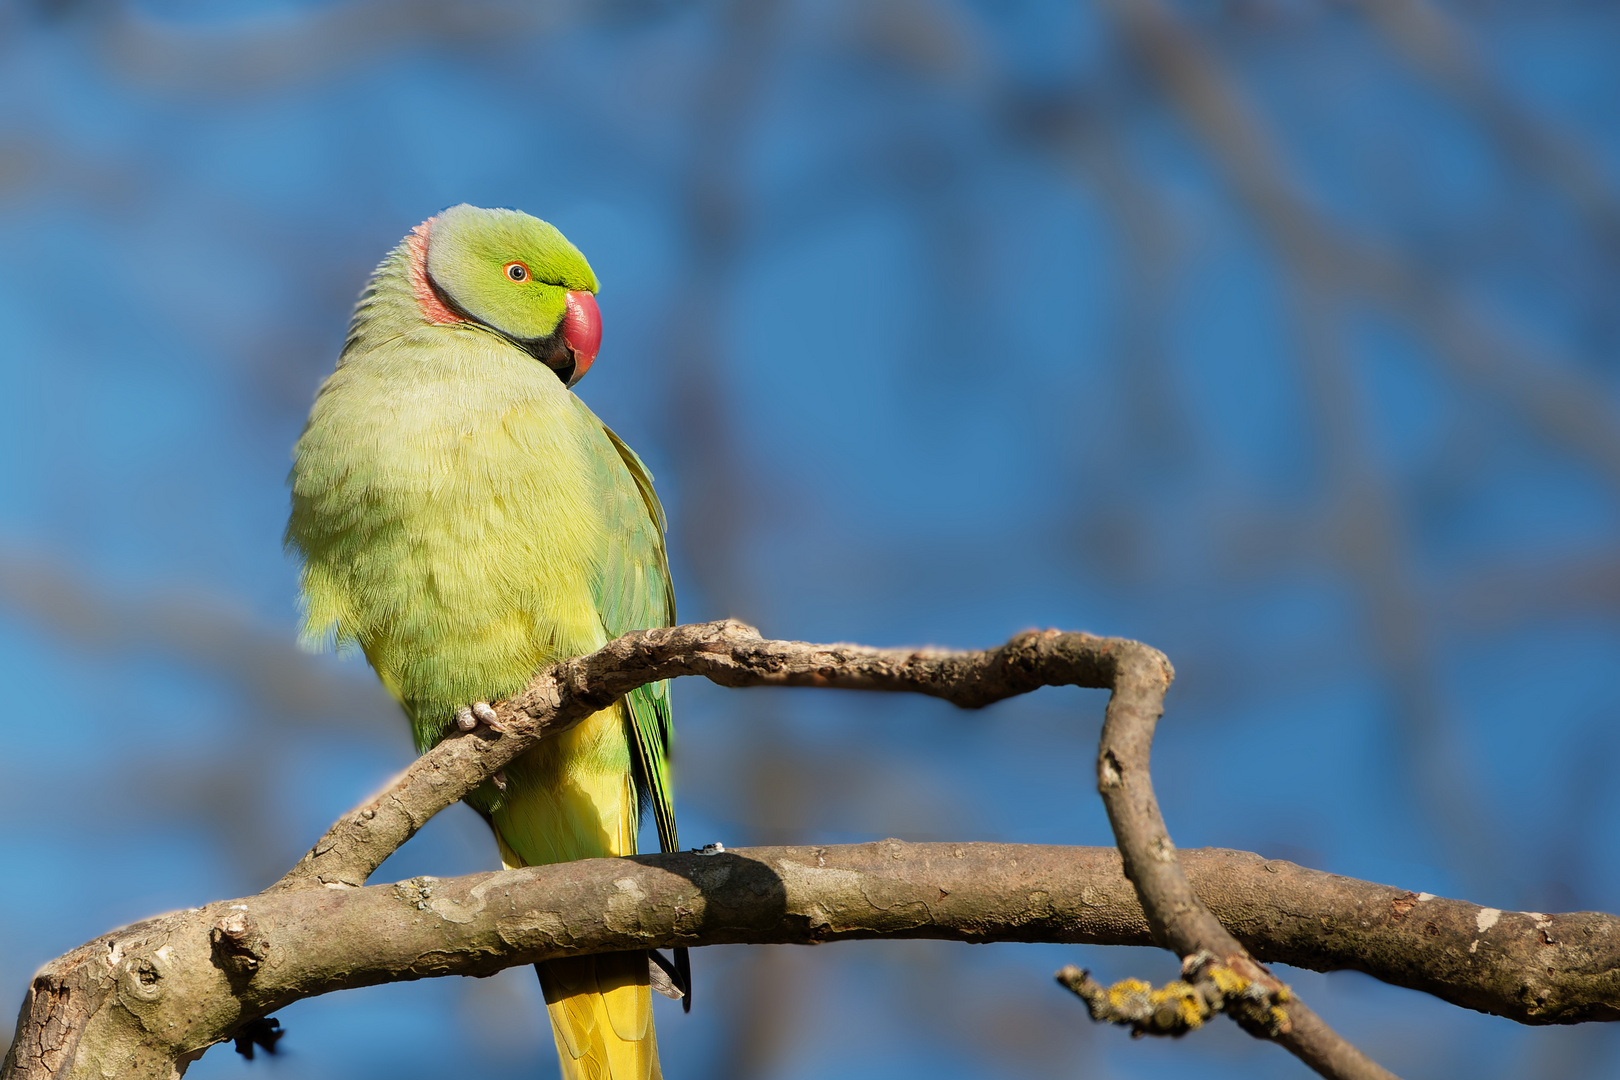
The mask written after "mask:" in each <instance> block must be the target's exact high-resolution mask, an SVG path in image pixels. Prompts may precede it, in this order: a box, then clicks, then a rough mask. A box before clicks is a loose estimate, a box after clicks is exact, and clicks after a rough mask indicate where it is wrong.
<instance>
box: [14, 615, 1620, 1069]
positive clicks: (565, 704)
mask: <svg viewBox="0 0 1620 1080" xmlns="http://www.w3.org/2000/svg"><path fill="white" fill-rule="evenodd" d="M694 674H695V675H702V676H704V677H706V678H709V679H711V680H713V681H715V682H717V683H721V684H723V685H727V686H754V685H778V686H826V687H843V688H848V689H866V690H900V691H911V692H917V693H925V694H930V695H933V696H937V697H942V698H945V699H946V700H949V701H952V702H954V703H956V704H958V705H961V706H964V707H970V708H971V707H976V706H980V705H985V704H988V703H990V702H992V701H997V700H1000V699H1002V698H1005V697H1009V696H1012V695H1014V694H1018V693H1023V692H1025V691H1028V690H1031V689H1034V688H1036V687H1038V686H1047V685H1064V684H1067V685H1077V686H1092V687H1112V688H1113V689H1114V694H1113V697H1112V698H1111V699H1110V705H1109V710H1108V716H1107V720H1106V722H1105V725H1104V727H1105V731H1104V737H1103V745H1102V751H1101V754H1100V756H1099V779H1100V783H1101V787H1102V790H1103V793H1104V796H1105V800H1106V801H1108V802H1109V809H1110V815H1111V817H1112V818H1113V819H1114V822H1115V828H1116V835H1117V837H1118V839H1119V840H1120V841H1121V847H1122V850H1123V851H1124V852H1125V854H1124V856H1123V857H1122V856H1121V855H1120V854H1119V853H1116V852H1115V851H1113V850H1112V849H1099V848H1063V847H1030V846H1022V845H1001V844H904V843H901V842H899V841H893V840H891V841H884V842H882V843H878V844H863V845H852V846H844V847H824V848H756V849H745V850H740V851H731V852H722V853H716V854H712V855H709V854H700V853H679V854H671V855H653V856H638V857H634V858H629V859H597V860H587V861H584V862H578V863H567V864H562V865H557V866H549V867H537V868H531V869H526V870H517V871H502V872H499V873H493V874H479V875H472V876H469V877H463V878H455V879H448V880H436V879H431V878H416V879H412V880H410V881H406V882H400V883H397V884H394V885H377V886H369V887H367V886H365V885H364V882H365V880H366V878H367V877H368V876H369V875H370V873H371V872H372V871H373V870H375V869H376V867H377V866H378V865H380V864H381V863H382V861H383V860H384V859H385V858H387V856H388V855H389V854H390V853H392V852H393V851H394V850H395V849H396V848H397V847H398V846H399V845H400V844H402V843H404V842H405V840H406V839H408V838H409V837H410V835H411V834H412V833H414V832H415V830H416V829H417V828H419V827H420V826H421V825H422V823H424V822H426V821H427V820H428V818H430V817H431V816H432V815H433V814H434V813H437V812H438V811H439V810H441V809H443V808H444V807H445V806H448V805H450V804H451V803H452V802H454V801H455V800H457V799H459V798H461V797H462V796H463V795H464V794H465V793H466V792H467V791H469V790H471V788H472V787H474V786H476V785H477V784H478V783H480V782H482V781H483V780H484V779H485V778H486V777H488V776H489V775H491V774H492V773H494V772H495V771H496V770H497V769H499V768H501V767H502V766H503V765H504V764H505V763H506V762H508V761H510V760H511V759H512V758H513V757H515V756H516V755H518V754H520V753H522V752H523V751H524V750H525V749H527V748H528V747H529V746H531V745H533V744H534V742H535V741H536V740H537V739H540V738H542V737H544V736H546V735H547V734H550V733H553V732H556V731H559V730H562V729H563V728H565V727H567V726H568V725H570V724H573V723H577V722H578V721H579V720H580V719H582V718H583V717H584V716H586V715H588V714H589V713H590V712H592V711H594V710H596V709H599V708H602V707H603V706H605V705H606V704H608V703H609V702H611V701H612V700H613V699H614V698H615V697H617V696H618V695H621V694H623V693H625V692H627V691H628V690H630V689H632V688H633V687H635V686H639V685H643V684H645V683H647V682H651V681H653V680H656V679H662V678H671V677H674V676H677V675H694ZM1169 678H1170V668H1169V664H1168V662H1167V661H1165V660H1164V658H1163V657H1162V656H1161V655H1160V654H1158V653H1157V652H1155V651H1154V650H1152V649H1149V648H1147V647H1146V646H1143V645H1140V644H1138V643H1136V642H1129V641H1121V640H1119V639H1111V638H1098V637H1092V636H1090V635H1085V634H1064V633H1058V632H1056V631H1046V632H1043V633H1029V634H1023V635H1020V636H1019V637H1017V638H1014V639H1013V640H1012V641H1011V642H1009V643H1008V644H1007V645H1005V646H1003V647H1001V648H999V649H992V650H988V651H985V652H978V653H944V652H937V651H929V650H925V651H902V650H877V649H867V648H862V647H860V646H853V645H825V646H824V645H809V644H805V643H802V642H782V641H766V640H763V639H761V638H760V637H759V636H758V634H757V633H756V632H755V631H753V630H752V629H751V628H749V627H746V626H743V625H742V624H740V623H735V622H721V623H708V624H701V625H694V626H683V627H675V628H671V629H665V630H650V631H642V632H639V633H635V634H629V635H626V636H625V637H623V638H620V639H618V640H617V641H614V642H611V643H610V644H608V645H607V646H605V647H604V648H603V649H601V650H600V651H598V652H596V653H594V654H592V655H590V656H587V657H582V658H579V659H576V660H570V661H567V662H565V663H561V664H557V665H554V666H552V667H551V668H548V669H547V670H546V671H544V672H541V673H540V674H539V675H538V676H536V678H535V679H534V681H533V682H532V683H531V685H530V687H529V688H528V689H527V690H526V691H525V692H524V693H523V694H520V695H518V696H516V697H515V698H513V699H512V700H510V701H508V702H502V703H499V704H498V705H497V709H496V712H497V725H498V728H499V730H498V731H491V730H489V729H487V728H482V729H479V730H478V731H474V732H472V733H469V734H464V735H456V736H454V737H452V738H449V739H447V740H446V741H445V742H444V743H442V744H441V745H440V746H438V747H436V748H434V749H433V750H431V751H429V752H428V753H427V754H425V755H423V756H422V758H420V759H419V760H418V761H417V762H416V763H415V764H413V765H412V766H411V767H410V768H409V769H407V770H406V771H405V772H404V773H402V774H401V775H400V777H399V778H397V779H396V780H395V781H393V782H392V783H391V784H389V785H388V787H387V788H386V789H385V790H384V791H383V792H382V793H381V794H379V795H377V796H375V797H373V798H371V799H369V800H367V801H366V802H365V803H363V804H362V805H361V806H360V807H358V808H356V810H354V811H352V812H351V813H349V814H347V815H345V816H344V818H343V819H341V820H340V821H339V822H337V823H336V824H335V825H333V826H332V828H331V829H330V830H328V832H327V833H326V835H325V836H323V837H322V838H321V840H320V841H319V842H318V843H317V844H316V845H315V847H314V848H313V849H312V850H311V851H310V853H309V854H308V855H306V856H305V857H304V859H303V860H301V861H300V863H299V864H298V865H297V866H296V867H294V868H293V870H292V871H290V872H289V873H288V874H287V876H286V877H284V878H283V879H282V880H281V881H280V882H278V883H276V884H275V885H273V886H272V887H271V888H269V889H267V890H265V891H264V892H263V893H260V894H258V895H257V896H253V897H247V898H243V899H240V900H233V901H222V902H219V903H214V904H209V905H207V906H205V907H201V908H193V909H191V910H189V911H182V912H175V913H172V914H169V915H164V916H160V917H158V918H155V919H150V920H147V921H145V922H142V923H138V924H135V925H133V926H129V927H125V928H123V929H121V930H117V931H114V932H112V933H110V934H107V935H105V936H103V937H101V938H98V939H96V940H95V941H92V942H90V943H88V944H86V945H84V946H81V947H80V948H78V949H76V950H74V951H73V952H71V953H68V954H67V955H65V956H62V957H59V958H58V959H57V960H55V961H52V962H51V963H50V964H48V965H46V966H45V968H44V969H42V970H41V971H40V973H39V974H38V975H37V976H36V977H35V979H34V981H33V983H32V985H31V987H30V990H29V993H28V995H27V997H26V999H25V1000H24V1003H23V1008H22V1013H21V1015H20V1017H19V1019H18V1026H17V1035H16V1038H15V1040H14V1042H13V1044H12V1047H11V1051H10V1053H9V1054H8V1055H7V1057H6V1060H5V1063H4V1065H3V1066H0V1080H24V1078H27V1080H39V1078H44V1077H57V1078H67V1077H73V1078H80V1077H121V1078H128V1080H148V1078H152V1080H171V1078H174V1077H178V1076H180V1075H183V1073H184V1072H185V1069H186V1066H187V1065H188V1064H189V1063H190V1062H191V1061H193V1060H195V1059H196V1058H197V1056H199V1055H200V1054H201V1053H202V1052H203V1051H204V1050H206V1049H207V1048H208V1047H209V1046H210V1045H212V1044H214V1043H217V1042H220V1041H222V1040H224V1039H227V1038H230V1037H231V1036H232V1035H233V1034H235V1033H237V1032H238V1031H239V1030H241V1029H242V1028H243V1026H244V1025H246V1024H249V1023H250V1022H252V1021H255V1020H257V1019H259V1018H262V1017H264V1016H266V1015H268V1014H269V1013H271V1012H274V1011H275V1010H276V1009H278V1008H281V1007H282V1006H284V1005H286V1004H287V1003H289V1002H292V1001H295V1000H298V999H300V998H304V997H310V996H313V995H316V994H322V993H328V992H331V991H333V990H339V989H344V988H348V987H354V986H364V985H369V984H373V983H378V982H386V981H396V980H403V979H415V978H425V977H431V976H439V975H450V974H461V975H487V974H490V973H492V972H494V971H496V970H499V969H500V968H503V967H508V966H512V965H516V964H527V963H532V962H535V961H538V960H544V959H549V958H552V957H557V956H565V955H571V954H580V953H588V952H602V951H614V950H622V949H630V948H635V949H641V948H649V947H663V946H676V945H688V946H692V945H705V944H719V943H728V942H752V943H765V942H777V943H789V942H799V943H806V944H814V943H819V942H824V941H833V940H842V939H846V938H870V937H881V936H888V937H927V938H943V939H951V940H961V941H979V942H984V941H1062V942H1085V943H1093V944H1146V943H1149V942H1156V943H1158V944H1161V945H1166V946H1168V947H1170V948H1172V949H1175V950H1176V951H1177V952H1179V953H1181V954H1182V955H1183V956H1186V955H1187V953H1188V952H1189V951H1190V950H1191V949H1192V948H1193V947H1196V948H1198V949H1206V950H1207V949H1208V948H1209V946H1210V945H1211V944H1214V945H1217V946H1219V948H1218V949H1216V950H1213V951H1215V952H1218V953H1219V958H1220V959H1221V960H1222V962H1224V963H1228V964H1241V963H1245V962H1246V963H1249V964H1251V965H1253V961H1252V960H1248V958H1247V954H1246V953H1244V952H1243V946H1242V945H1238V943H1237V942H1236V941H1233V940H1232V939H1231V938H1230V937H1227V936H1226V935H1227V934H1228V932H1230V934H1233V935H1236V937H1237V938H1238V939H1240V940H1241V941H1242V942H1243V943H1244V944H1245V945H1247V946H1248V948H1249V949H1252V950H1253V953H1254V955H1255V956H1257V957H1259V958H1260V959H1263V960H1276V961H1283V962H1287V963H1291V964H1295V965H1298V966H1301V967H1309V968H1315V969H1317V970H1334V969H1338V968H1357V969H1359V970H1362V971H1366V972H1368V973H1369V974H1372V975H1374V976H1375V977H1377V978H1380V979H1384V980H1385V981H1388V982H1392V983H1396V984H1398V985H1402V986H1409V987H1412V988H1414V989H1419V990H1423V991H1426V992H1428V993H1431V994H1435V995H1436V996H1439V997H1441V998H1443V999H1445V1000H1447V1001H1451V1002H1454V1003H1455V1004H1458V1005H1461V1006H1465V1007H1468V1008H1474V1009H1480V1010H1482V1011H1486V1012H1493V1013H1497V1014H1499V1015H1502V1016H1506V1017H1510V1018H1512V1019H1515V1020H1518V1021H1520V1022H1522V1023H1575V1022H1580V1021H1584V1020H1611V1019H1616V1018H1620V920H1617V919H1615V918H1614V917H1613V916H1609V915H1602V914H1595V913H1590V912H1587V913H1579V914H1573V915H1552V916H1548V915H1542V914H1539V913H1534V912H1532V913H1520V912H1509V913H1503V912H1499V911H1495V910H1494V909H1490V908H1480V907H1477V906H1475V905H1472V904H1467V903H1464V902H1461V901H1454V900H1442V899H1438V898H1435V897H1430V896H1427V895H1421V894H1413V893H1409V892H1404V891H1401V890H1397V889H1393V888H1390V887H1387V886H1382V885H1372V884H1369V883H1366V882H1359V881H1354V880H1351V879H1348V878H1341V877H1336V876H1334V875H1331V874H1324V873H1320V872H1318V871H1312V870H1305V869H1302V868H1300V867H1297V866H1294V865H1292V864H1289V863H1283V862H1277V861H1269V862H1268V861H1265V860H1262V859H1260V858H1259V856H1255V855H1250V854H1246V853H1243V852H1231V851H1220V850H1209V851H1202V852H1187V853H1181V854H1179V856H1178V853H1177V852H1176V851H1175V848H1174V846H1173V845H1172V844H1170V842H1169V835H1168V832H1167V831H1166V830H1165V828H1164V822H1163V820H1162V818H1160V817H1159V816H1158V810H1157V806H1156V804H1155V803H1154V802H1153V794H1152V788H1151V783H1150V780H1149V777H1148V774H1147V751H1148V748H1149V745H1150V743H1151V737H1152V727H1153V724H1154V723H1155V722H1156V721H1157V719H1158V716H1159V712H1160V707H1161V703H1162V696H1163V692H1164V689H1165V687H1166V686H1167V685H1168V682H1169ZM1122 797H1123V798H1124V799H1125V800H1126V801H1127V802H1128V803H1129V805H1124V806H1121V805H1118V804H1119V803H1120V800H1121V798H1122ZM1182 866H1185V868H1186V875H1185V876H1184V877H1183V876H1182V871H1181V867H1182ZM1167 868H1168V869H1167ZM1127 874H1128V875H1129V876H1127ZM1133 879H1134V884H1133ZM1178 882H1179V884H1178ZM1139 898H1140V901H1139ZM1200 898H1202V902H1203V904H1206V905H1207V906H1208V907H1207V910H1206V909H1205V908H1204V907H1203V906H1202V905H1201V904H1200ZM1167 904H1168V905H1169V907H1166V905H1167ZM1144 907H1145V908H1146V910H1147V914H1144ZM1255 966H1256V968H1257V965H1255ZM1265 977H1266V978H1269V976H1265ZM1296 1006H1297V1002H1290V1003H1289V1004H1288V1010H1289V1020H1290V1024H1289V1025H1287V1026H1288V1027H1290V1028H1291V1029H1292V1030H1298V1029H1299V1027H1300V1026H1301V1025H1300V1021H1299V1017H1300V1016H1301V1015H1304V1014H1301V1013H1299V1012H1298V1011H1296ZM1323 1030H1325V1027H1324V1029H1323ZM1271 1034H1276V1033H1271ZM1318 1034H1319V1033H1318ZM1329 1034H1331V1033H1329ZM1311 1037H1312V1038H1315V1037H1317V1035H1312V1036H1311ZM1285 1045H1286V1042H1285ZM1313 1045H1330V1044H1327V1043H1321V1044H1313ZM1296 1052H1297V1050H1296ZM1301 1056H1302V1057H1305V1058H1306V1060H1307V1061H1310V1062H1311V1063H1312V1064H1313V1066H1315V1067H1318V1068H1319V1071H1324V1072H1325V1073H1327V1074H1329V1075H1355V1073H1354V1072H1353V1071H1350V1072H1346V1071H1343V1070H1344V1068H1345V1066H1344V1065H1343V1063H1342V1062H1336V1061H1335V1060H1333V1059H1331V1057H1330V1058H1326V1059H1322V1060H1316V1061H1313V1060H1312V1059H1311V1057H1310V1056H1309V1054H1302V1055H1301ZM1375 1068H1376V1067H1375ZM1334 1069H1339V1070H1340V1071H1339V1072H1334V1071H1332V1070H1334Z"/></svg>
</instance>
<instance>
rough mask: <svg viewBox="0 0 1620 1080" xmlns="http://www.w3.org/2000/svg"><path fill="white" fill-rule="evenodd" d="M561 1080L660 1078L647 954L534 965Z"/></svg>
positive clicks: (596, 957)
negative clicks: (544, 998) (549, 1023)
mask: <svg viewBox="0 0 1620 1080" xmlns="http://www.w3.org/2000/svg"><path fill="white" fill-rule="evenodd" d="M535 970H536V971H537V972H539V974H540V988H541V990H542V991H544V993H545V995H546V1012H547V1013H549V1014H550V1016H551V1033H552V1035H553V1037H554V1038H555V1039H556V1041H557V1059H558V1061H559V1062H560V1063H561V1066H562V1075H563V1080H661V1077H662V1074H661V1073H660V1071H659V1068H658V1036H657V1033H656V1032H655V1030H654V1028H653V1022H652V987H651V985H650V982H649V979H648V976H647V956H646V954H645V953H639V952H635V953H602V954H600V955H597V956H576V957H570V958H569V959H567V960H550V961H547V962H546V963H544V964H536V965H535Z"/></svg>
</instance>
